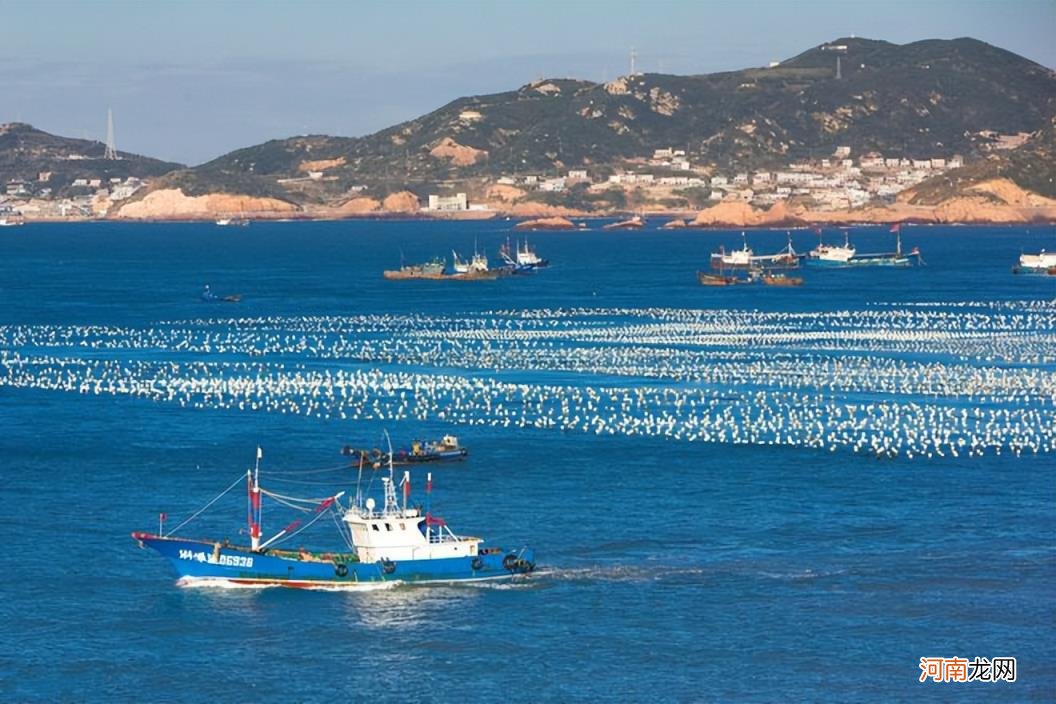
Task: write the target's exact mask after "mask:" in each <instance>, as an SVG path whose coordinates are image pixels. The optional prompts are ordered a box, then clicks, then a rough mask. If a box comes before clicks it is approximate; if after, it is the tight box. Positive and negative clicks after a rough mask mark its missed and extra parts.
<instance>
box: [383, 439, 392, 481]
mask: <svg viewBox="0 0 1056 704" xmlns="http://www.w3.org/2000/svg"><path fill="white" fill-rule="evenodd" d="M382 432H383V433H385V442H387V443H388V444H389V481H390V482H391V481H392V480H393V469H392V438H390V437H389V431H388V429H385V430H383V431H382Z"/></svg>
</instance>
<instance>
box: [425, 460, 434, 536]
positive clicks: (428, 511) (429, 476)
mask: <svg viewBox="0 0 1056 704" xmlns="http://www.w3.org/2000/svg"><path fill="white" fill-rule="evenodd" d="M432 509H433V473H432V472H427V473H426V475H425V517H426V520H425V542H427V543H428V542H430V538H431V537H432V532H433V528H432V526H430V525H429V518H431V517H432V515H433V514H432Z"/></svg>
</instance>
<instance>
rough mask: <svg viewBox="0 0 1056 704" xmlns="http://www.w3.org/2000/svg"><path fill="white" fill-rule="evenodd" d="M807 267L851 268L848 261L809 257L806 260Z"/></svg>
mask: <svg viewBox="0 0 1056 704" xmlns="http://www.w3.org/2000/svg"><path fill="white" fill-rule="evenodd" d="M806 262H807V266H823V267H830V268H838V267H844V266H851V264H850V259H849V258H848V259H819V258H817V257H810V258H808V259H807V260H806Z"/></svg>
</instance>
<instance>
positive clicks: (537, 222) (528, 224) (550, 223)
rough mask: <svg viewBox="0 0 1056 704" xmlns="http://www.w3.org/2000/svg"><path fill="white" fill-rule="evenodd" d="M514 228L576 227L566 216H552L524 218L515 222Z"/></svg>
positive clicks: (565, 228)
mask: <svg viewBox="0 0 1056 704" xmlns="http://www.w3.org/2000/svg"><path fill="white" fill-rule="evenodd" d="M513 229H515V230H574V229H576V225H575V223H573V222H572V221H571V220H569V219H568V218H562V217H552V218H536V219H534V220H525V221H524V222H519V223H517V224H516V225H515V226H514V228H513Z"/></svg>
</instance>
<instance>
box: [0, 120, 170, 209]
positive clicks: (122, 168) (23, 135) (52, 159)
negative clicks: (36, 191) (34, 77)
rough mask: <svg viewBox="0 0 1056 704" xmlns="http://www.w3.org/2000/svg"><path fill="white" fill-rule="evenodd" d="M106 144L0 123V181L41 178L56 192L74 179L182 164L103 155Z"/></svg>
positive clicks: (153, 172)
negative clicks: (46, 174)
mask: <svg viewBox="0 0 1056 704" xmlns="http://www.w3.org/2000/svg"><path fill="white" fill-rule="evenodd" d="M105 151H106V145H105V144H103V143H102V142H99V141H94V140H88V139H74V138H70V137H60V136H58V135H54V134H50V133H48V132H44V131H43V130H39V129H37V128H35V127H33V126H32V125H28V124H25V123H22V122H8V123H3V124H0V181H2V183H4V184H6V183H10V182H11V181H13V180H15V181H27V182H39V178H40V175H41V173H45V172H46V173H49V174H50V177H49V178H48V179H47V181H46V182H45V183H46V185H47V186H48V187H50V188H52V189H53V190H54V191H55V192H56V193H59V192H62V191H63V190H65V189H67V188H69V187H70V185H71V184H72V183H73V181H75V180H76V179H96V178H98V179H110V178H120V179H122V180H123V179H126V178H128V177H130V176H134V177H136V178H152V177H156V176H161V175H163V174H166V173H168V172H170V171H173V170H175V169H179V168H183V165H182V164H176V163H173V162H168V161H161V160H159V159H152V158H150V157H146V156H140V155H138V154H131V153H129V152H122V151H119V152H118V156H119V157H120V158H119V159H105V158H104V154H105Z"/></svg>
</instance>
